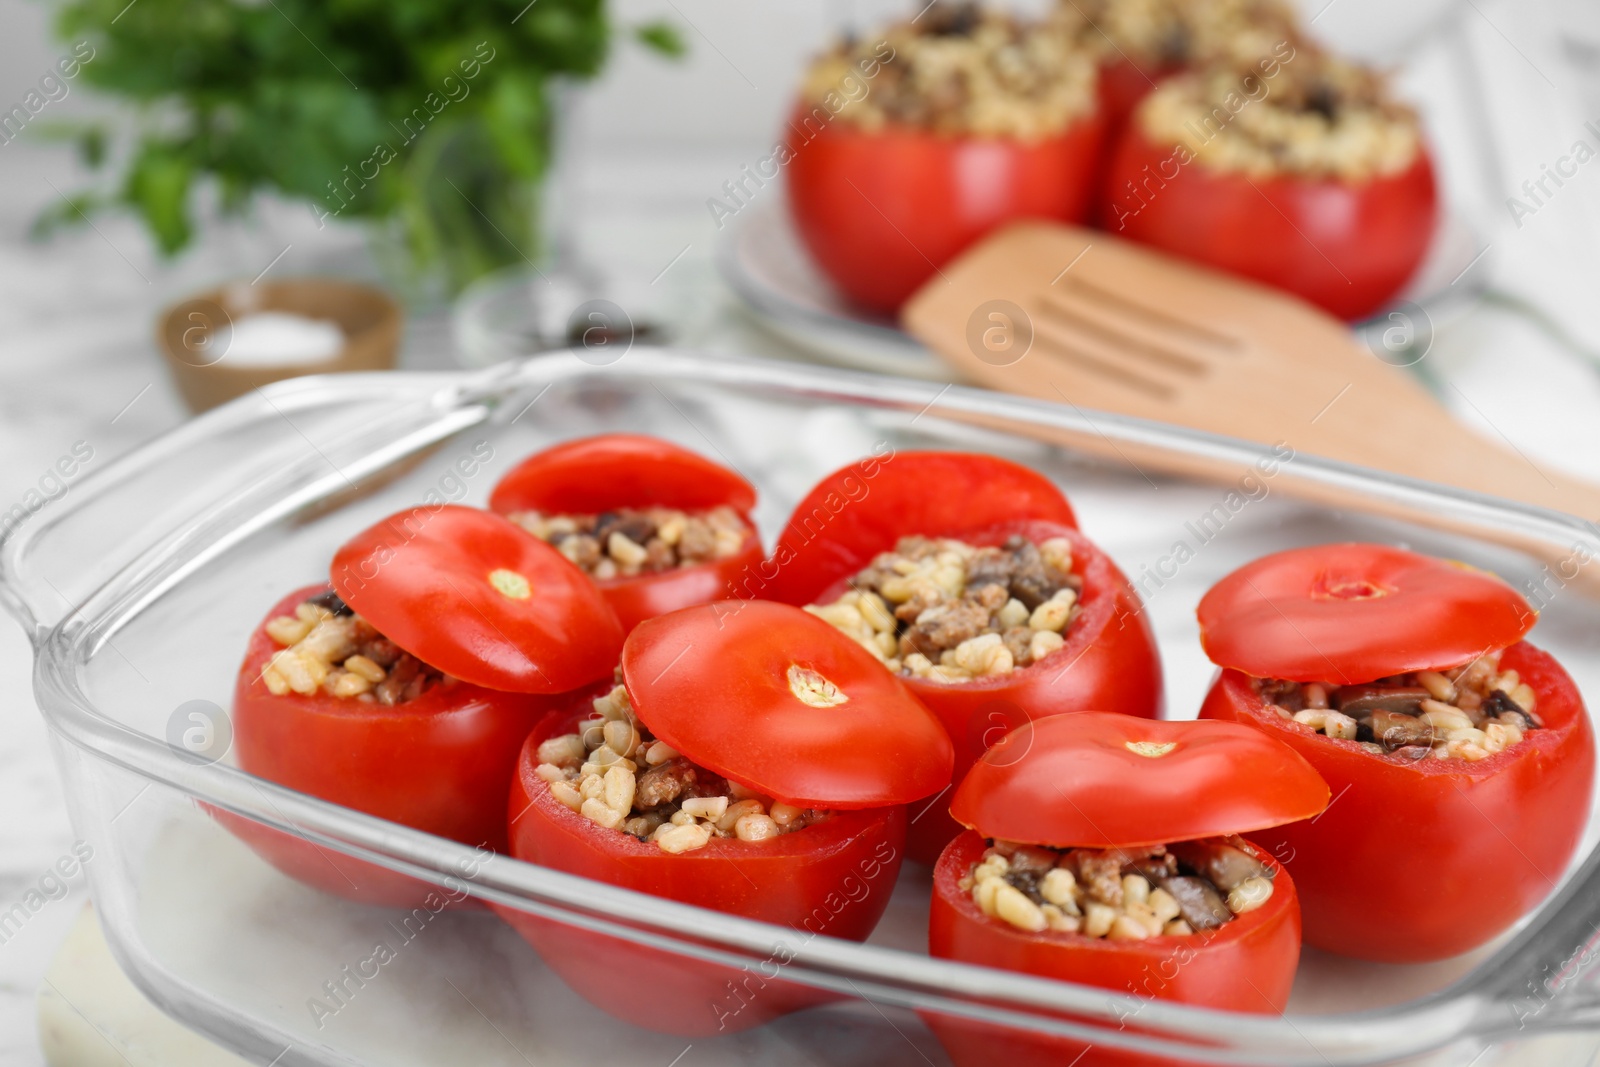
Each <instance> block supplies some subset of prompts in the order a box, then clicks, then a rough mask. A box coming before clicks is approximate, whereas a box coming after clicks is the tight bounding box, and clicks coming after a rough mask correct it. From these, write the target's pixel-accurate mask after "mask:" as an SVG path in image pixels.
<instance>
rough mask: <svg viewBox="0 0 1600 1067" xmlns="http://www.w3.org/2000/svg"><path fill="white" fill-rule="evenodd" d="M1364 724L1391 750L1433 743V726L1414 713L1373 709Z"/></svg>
mask: <svg viewBox="0 0 1600 1067" xmlns="http://www.w3.org/2000/svg"><path fill="white" fill-rule="evenodd" d="M1366 725H1367V727H1368V728H1369V729H1371V730H1372V736H1373V737H1374V738H1375V739H1377V740H1378V741H1379V742H1380V743H1381V744H1382V745H1383V747H1384V748H1386V749H1388V750H1390V751H1391V752H1393V751H1394V750H1395V749H1399V748H1407V747H1409V746H1411V745H1432V744H1433V727H1432V726H1430V725H1429V724H1428V723H1426V722H1424V721H1422V720H1421V719H1419V718H1417V717H1416V716H1415V715H1407V714H1405V713H1404V712H1398V711H1383V710H1380V711H1374V712H1373V713H1372V715H1371V716H1370V717H1369V718H1368V719H1367V721H1366Z"/></svg>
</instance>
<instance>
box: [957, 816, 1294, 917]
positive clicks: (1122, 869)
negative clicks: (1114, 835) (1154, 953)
mask: <svg viewBox="0 0 1600 1067" xmlns="http://www.w3.org/2000/svg"><path fill="white" fill-rule="evenodd" d="M1274 873H1275V872H1274V871H1273V870H1272V868H1270V867H1268V866H1267V865H1266V864H1264V863H1262V862H1261V861H1259V860H1257V859H1256V858H1255V856H1253V855H1252V854H1251V852H1250V850H1249V848H1248V847H1247V846H1246V845H1245V843H1244V842H1243V841H1242V840H1240V839H1239V838H1237V837H1212V838H1205V839H1202V840H1199V841H1182V842H1179V843H1177V844H1172V845H1154V846H1151V847H1149V848H1137V849H1107V850H1104V851H1101V850H1097V849H1090V848H1070V849H1053V848H1044V847H1042V846H1038V845H1019V844H1016V843H1015V842H1011V841H991V842H990V843H989V848H987V849H985V850H984V853H983V858H982V859H981V860H979V861H978V862H977V863H975V864H973V865H972V870H971V871H970V872H969V873H968V874H967V875H966V876H965V877H964V878H962V879H961V881H960V882H959V883H957V884H958V885H959V886H960V888H961V889H962V891H964V892H969V893H971V894H972V900H973V903H975V904H977V905H978V907H979V908H981V909H982V910H983V913H984V914H985V915H988V916H991V917H993V918H996V919H999V920H1001V921H1002V922H1006V923H1010V924H1011V925H1012V926H1015V927H1016V928H1017V929H1019V930H1027V931H1029V932H1031V933H1040V932H1042V931H1045V930H1050V931H1054V932H1057V933H1069V934H1084V935H1086V936H1088V937H1104V938H1110V939H1111V940H1114V941H1143V940H1144V939H1145V938H1147V937H1184V936H1186V935H1189V934H1193V933H1195V932H1197V931H1202V930H1214V929H1216V928H1217V927H1219V926H1222V925H1223V924H1224V923H1227V922H1231V921H1232V920H1233V918H1234V916H1236V915H1240V914H1243V913H1244V912H1247V911H1253V910H1254V909H1256V908H1259V907H1261V905H1263V904H1265V903H1266V902H1267V901H1268V900H1270V899H1272V879H1273V875H1274Z"/></svg>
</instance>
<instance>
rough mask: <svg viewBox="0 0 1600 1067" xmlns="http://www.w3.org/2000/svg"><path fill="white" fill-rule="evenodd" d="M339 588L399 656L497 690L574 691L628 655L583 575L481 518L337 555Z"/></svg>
mask: <svg viewBox="0 0 1600 1067" xmlns="http://www.w3.org/2000/svg"><path fill="white" fill-rule="evenodd" d="M332 578H333V587H334V590H335V591H336V592H338V594H339V596H340V598H341V599H343V600H344V602H345V603H346V604H349V605H350V607H352V608H354V609H355V611H356V612H357V613H358V614H360V615H361V616H363V617H364V618H366V619H367V621H368V622H370V623H372V625H373V626H375V627H377V628H378V631H379V632H380V633H382V634H383V635H384V636H385V637H387V638H388V639H389V640H391V641H393V642H394V643H395V644H396V645H399V646H400V647H401V648H403V649H405V650H406V651H407V652H409V653H411V654H412V655H413V656H416V657H417V658H418V659H420V660H422V661H423V662H424V663H427V664H429V665H430V666H432V667H436V668H438V669H439V670H441V671H444V672H445V673H446V674H451V675H454V676H455V677H457V678H460V679H462V680H464V681H468V682H472V683H474V684H476V685H481V686H484V687H486V688H489V689H501V690H507V691H510V692H518V693H559V692H564V691H566V690H568V689H574V688H576V687H578V686H580V685H582V684H584V683H585V682H592V681H594V680H595V679H596V678H600V677H603V676H604V675H606V674H608V673H610V672H611V670H612V669H613V668H614V667H615V666H616V662H617V653H618V651H619V650H620V649H621V647H622V625H621V624H620V623H619V622H617V617H616V615H615V613H613V612H612V610H611V608H610V607H609V606H608V605H607V604H606V602H605V600H604V598H603V597H602V596H601V594H600V590H599V588H598V587H596V586H595V584H594V583H593V582H591V581H590V580H589V579H588V578H586V577H584V574H583V572H582V571H580V570H578V568H577V567H574V566H573V565H572V564H571V563H570V562H568V561H567V559H566V557H564V556H562V555H561V553H559V552H557V551H556V550H555V549H553V548H551V547H550V546H549V545H547V544H545V543H544V542H542V541H540V540H538V539H537V538H535V537H534V536H532V535H531V534H528V533H525V532H524V531H522V530H521V529H519V528H518V527H517V526H516V525H514V524H513V523H511V522H510V521H509V520H507V519H503V518H501V517H500V516H498V515H494V514H491V513H490V512H487V511H480V510H478V509H477V508H466V507H458V506H456V505H453V504H446V505H443V506H441V507H437V508H434V507H418V508H412V509H410V510H408V511H402V512H400V513H399V514H397V515H391V516H390V517H389V518H387V519H384V520H383V521H382V522H380V523H378V524H377V525H375V526H372V527H369V528H368V529H366V530H363V531H362V532H361V533H359V534H357V535H356V536H355V537H352V538H351V539H350V540H349V541H347V542H346V543H345V544H344V546H343V547H342V548H340V549H339V551H338V552H337V553H335V554H334V557H333V568H332Z"/></svg>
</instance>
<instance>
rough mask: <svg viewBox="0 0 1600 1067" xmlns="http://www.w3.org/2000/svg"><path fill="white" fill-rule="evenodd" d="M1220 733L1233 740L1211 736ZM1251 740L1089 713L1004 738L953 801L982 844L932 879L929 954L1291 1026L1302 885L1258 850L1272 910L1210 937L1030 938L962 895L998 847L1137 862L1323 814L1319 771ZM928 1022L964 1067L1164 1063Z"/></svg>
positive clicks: (1234, 732)
mask: <svg viewBox="0 0 1600 1067" xmlns="http://www.w3.org/2000/svg"><path fill="white" fill-rule="evenodd" d="M1222 725H1227V726H1229V727H1231V728H1229V729H1224V730H1219V729H1216V727H1217V726H1222ZM1253 733H1254V731H1252V730H1250V729H1248V728H1244V727H1239V726H1237V725H1235V724H1220V723H1218V724H1208V723H1194V722H1151V721H1146V720H1143V719H1135V718H1130V717H1128V716H1125V715H1110V714H1104V713H1097V712H1080V713H1077V714H1073V715H1055V716H1051V717H1049V718H1043V719H1039V720H1037V721H1035V722H1033V723H1031V724H1029V725H1028V726H1025V727H1023V728H1021V729H1018V730H1015V731H1013V732H1012V733H1010V734H1008V735H1006V737H1005V738H1004V740H1002V741H1001V742H1000V743H999V744H997V745H995V746H994V747H993V748H991V749H990V750H989V751H988V752H987V753H985V754H984V756H983V758H982V759H980V760H979V761H978V763H977V765H976V766H975V767H974V768H973V769H972V771H971V773H969V774H968V775H967V777H966V779H965V780H964V781H963V782H962V783H961V785H960V787H959V788H958V789H957V790H956V795H955V801H954V803H953V804H952V805H951V810H952V812H953V813H954V814H955V816H956V818H958V819H959V820H960V821H961V822H962V823H964V824H966V825H968V826H970V827H972V829H971V830H969V831H968V832H966V833H964V834H962V835H961V836H960V837H958V838H956V839H955V841H953V842H952V843H951V844H950V846H949V847H948V848H946V849H945V851H944V853H943V855H941V856H940V858H939V863H938V865H937V866H936V867H935V868H934V895H933V908H932V911H931V912H930V914H929V920H928V951H929V952H930V953H931V954H932V955H934V956H937V957H941V958H945V959H956V960H961V961H963V962H966V963H979V964H984V965H986V966H990V967H999V968H1002V969H1006V970H1013V971H1021V972H1023V973H1026V974H1032V975H1037V976H1040V977H1044V978H1056V979H1060V980H1062V981H1067V982H1076V983H1078V984H1080V985H1091V986H1098V987H1100V988H1103V989H1109V990H1113V991H1115V992H1118V993H1123V994H1130V995H1134V996H1147V997H1153V998H1156V999H1160V1000H1172V1001H1180V1002H1183V1003H1186V1004H1195V1005H1199V1006H1203V1007H1210V1008H1219V1009H1223V1010H1228V1011H1250V1012H1263V1013H1274V1012H1281V1011H1283V1009H1284V1006H1285V1004H1286V1003H1287V1002H1288V999H1289V989H1290V986H1291V985H1292V984H1293V982H1294V972H1295V966H1296V964H1297V963H1298V961H1299V956H1300V917H1299V908H1298V906H1297V904H1296V896H1295V890H1294V883H1293V882H1291V881H1290V879H1289V877H1288V875H1287V874H1286V873H1284V872H1283V870H1282V869H1281V868H1280V867H1279V866H1278V865H1277V864H1276V863H1275V862H1273V860H1272V859H1271V858H1270V857H1269V856H1267V854H1266V853H1264V852H1260V851H1259V850H1257V853H1256V857H1257V859H1259V860H1261V861H1262V862H1263V863H1266V864H1267V865H1269V866H1270V867H1272V868H1273V870H1274V872H1275V876H1274V879H1273V894H1272V896H1271V898H1269V899H1268V901H1267V902H1266V903H1265V904H1264V905H1262V906H1261V907H1259V908H1257V909H1255V910H1254V911H1248V912H1245V913H1243V914H1241V915H1238V916H1236V917H1235V918H1234V919H1232V920H1231V921H1229V922H1227V923H1225V924H1223V925H1222V926H1220V927H1218V928H1216V929H1215V930H1211V931H1200V932H1197V933H1194V934H1189V935H1186V936H1183V937H1169V936H1160V937H1152V938H1148V939H1146V940H1144V941H1121V940H1109V939H1102V938H1094V937H1089V936H1087V935H1084V934H1077V933H1064V932H1054V931H1043V932H1040V933H1030V932H1027V931H1024V930H1020V929H1017V928H1016V927H1013V926H1011V925H1010V924H1009V923H1006V922H1005V921H1003V920H1001V919H997V918H991V917H989V916H987V915H985V914H984V913H983V911H982V910H981V909H980V908H979V907H978V905H977V904H976V903H975V902H974V901H973V899H972V895H971V892H970V891H964V890H962V888H961V886H960V884H959V881H960V879H961V878H962V877H963V876H964V875H966V874H967V873H968V872H969V871H970V870H971V868H972V865H973V864H974V863H976V862H977V861H978V860H979V858H980V857H981V856H982V855H983V851H984V848H985V845H986V841H987V839H990V838H1001V839H1004V840H1009V841H1017V842H1020V843H1024V844H1037V845H1049V846H1053V847H1058V848H1061V847H1088V848H1118V847H1134V846H1139V845H1149V844H1168V843H1172V842H1175V841H1184V840H1192V839H1194V838H1200V837H1211V836H1217V835H1221V834H1233V833H1239V832H1242V831H1247V830H1252V829H1255V828H1257V827H1264V826H1270V825H1273V824H1276V823H1279V822H1283V821H1286V820H1290V819H1299V818H1304V817H1305V816H1307V815H1314V814H1316V813H1317V812H1320V811H1322V810H1323V808H1324V807H1325V806H1326V804H1327V802H1328V788H1327V786H1326V785H1325V784H1324V783H1323V781H1322V780H1321V779H1320V778H1319V777H1317V774H1316V772H1315V771H1314V770H1312V769H1311V767H1310V766H1309V765H1308V764H1307V763H1306V761H1305V760H1303V759H1301V758H1300V757H1299V756H1297V755H1296V754H1295V753H1294V751H1293V750H1292V749H1290V748H1289V747H1288V746H1286V745H1283V744H1279V743H1278V742H1276V741H1270V740H1269V739H1267V738H1263V737H1259V736H1252V734H1253ZM1264 742H1265V743H1264ZM927 1021H928V1023H929V1025H930V1026H931V1027H932V1028H933V1030H934V1033H936V1034H937V1035H938V1036H939V1039H940V1041H941V1042H942V1043H944V1045H945V1049H946V1051H948V1052H949V1053H950V1056H951V1058H952V1059H953V1060H954V1061H955V1063H956V1065H957V1067H969V1065H972V1067H976V1065H978V1064H985V1063H994V1062H1003V1063H1006V1064H1008V1065H1024V1067H1031V1065H1033V1064H1039V1065H1041V1067H1042V1065H1044V1064H1054V1063H1078V1062H1081V1063H1083V1064H1084V1065H1085V1067H1088V1065H1091V1064H1092V1065H1111V1064H1117V1065H1134V1064H1149V1063H1161V1062H1167V1061H1162V1060H1158V1059H1153V1058H1151V1057H1148V1056H1140V1055H1132V1054H1125V1053H1118V1052H1111V1051H1108V1050H1105V1049H1094V1050H1093V1051H1091V1050H1090V1048H1086V1047H1085V1045H1084V1043H1082V1042H1075V1041H1071V1040H1067V1039H1061V1038H1045V1037H1039V1036H1036V1035H1028V1034H1024V1033H1021V1032H1019V1031H1016V1030H1012V1029H1008V1028H1004V1027H996V1026H992V1025H988V1024H980V1023H974V1022H972V1021H970V1020H962V1019H955V1018H950V1017H947V1016H940V1015H929V1016H927ZM1079 1057H1082V1059H1081V1060H1080V1059H1079Z"/></svg>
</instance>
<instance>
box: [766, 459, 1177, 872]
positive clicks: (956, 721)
mask: <svg viewBox="0 0 1600 1067" xmlns="http://www.w3.org/2000/svg"><path fill="white" fill-rule="evenodd" d="M1077 525H1078V523H1077V518H1076V516H1075V515H1074V514H1073V511H1072V506H1071V505H1070V504H1068V503H1067V499H1066V497H1065V496H1063V495H1062V493H1061V490H1060V489H1058V488H1056V486H1055V484H1054V483H1053V482H1051V481H1050V480H1049V479H1047V478H1045V477H1044V476H1042V475H1040V474H1038V473H1037V472H1035V471H1031V470H1029V469H1028V468H1026V467H1023V466H1021V465H1019V464H1016V463H1012V462H1010V461H1009V460H1004V459H999V458H997V457H995V456H987V455H982V454H978V453H969V452H902V453H898V454H892V455H889V456H885V457H882V458H878V457H873V458H869V459H865V460H862V461H860V462H858V463H855V464H852V465H851V466H848V467H845V468H843V469H841V470H838V471H835V472H834V473H833V474H830V475H828V476H827V477H826V478H824V479H822V481H821V482H819V483H818V484H817V486H816V487H815V488H814V489H812V490H811V492H810V493H809V494H807V495H806V498H805V499H804V500H802V501H801V502H800V504H799V505H798V506H797V507H796V508H795V511H794V514H793V515H792V516H791V517H790V519H789V522H788V524H787V525H786V526H785V527H784V530H783V533H782V535H781V536H780V537H779V538H778V544H777V547H776V548H775V549H774V551H773V555H772V557H771V558H770V559H769V560H768V561H767V562H766V563H765V564H763V567H762V571H761V578H762V579H765V580H767V582H769V583H770V585H768V586H764V587H758V588H757V589H756V590H752V592H757V593H760V594H761V595H768V596H772V597H773V598H774V599H777V600H783V601H786V602H788V603H791V604H808V603H826V602H828V601H831V600H834V599H836V598H837V597H838V596H839V595H840V594H841V593H842V592H844V589H845V586H846V584H847V583H848V582H849V580H850V579H851V578H853V577H855V575H856V574H858V573H859V572H860V571H861V570H862V569H863V568H864V567H866V566H867V565H868V564H869V563H871V562H872V560H873V557H875V556H876V555H877V554H878V553H880V552H884V551H887V550H889V549H892V548H893V547H894V546H895V543H896V542H898V541H899V540H900V538H902V537H907V536H912V535H922V536H928V537H959V538H961V539H962V540H964V541H966V542H968V543H969V544H975V545H998V544H1000V543H1002V542H1003V541H1004V540H1005V539H1006V538H1007V537H1009V536H1011V535H1012V534H1021V535H1022V536H1024V537H1026V538H1028V539H1029V540H1031V541H1034V542H1035V543H1039V542H1041V541H1044V540H1047V539H1049V538H1051V537H1066V538H1068V539H1069V540H1070V541H1072V545H1073V558H1074V560H1075V561H1077V565H1078V570H1079V573H1080V574H1081V575H1082V577H1083V580H1084V587H1083V594H1082V598H1081V600H1080V603H1081V604H1082V612H1081V613H1080V615H1079V616H1078V618H1077V620H1076V621H1075V622H1074V623H1073V625H1072V629H1071V630H1070V631H1068V634H1067V644H1066V647H1064V648H1063V649H1062V650H1061V651H1059V652H1057V653H1055V654H1054V655H1052V656H1050V657H1049V658H1048V659H1046V660H1045V661H1043V662H1041V663H1039V664H1035V665H1034V666H1031V667H1027V668H1024V669H1022V670H1020V671H1014V672H1012V673H1011V674H1010V675H1006V676H1004V677H1000V678H989V679H978V680H975V681H971V682H965V683H962V684H959V685H944V684H941V683H937V682H927V681H922V680H920V679H915V678H908V679H904V681H905V683H906V685H907V686H908V687H909V688H910V689H911V691H912V692H913V693H915V694H916V695H917V697H918V698H919V699H921V700H922V702H923V703H924V704H926V705H927V706H928V707H929V709H931V710H932V711H933V713H934V714H935V715H937V716H938V717H939V721H940V722H942V723H943V724H944V728H945V730H946V732H948V733H949V734H950V739H951V741H952V742H954V744H955V750H956V758H955V773H954V777H953V779H952V781H955V782H959V781H960V780H961V779H962V777H963V776H964V775H965V774H966V773H967V769H968V768H969V767H971V766H972V764H973V762H974V761H975V760H976V759H977V758H978V756H979V755H981V754H982V753H983V750H984V749H985V748H987V747H988V746H989V744H990V743H991V742H993V741H994V740H995V739H997V738H999V737H1002V736H1004V735H1005V733H1006V732H1007V731H1009V730H1011V729H1013V728H1014V727H1016V726H1018V725H1020V724H1022V723H1023V722H1025V721H1027V720H1028V719H1030V718H1038V717H1041V716H1044V715H1053V714H1056V713H1058V712H1063V711H1079V710H1083V709H1085V708H1095V709H1099V710H1103V711H1118V712H1123V713H1125V714H1128V715H1142V716H1146V717H1154V716H1155V715H1157V714H1159V712H1160V710H1161V689H1162V682H1161V662H1160V658H1159V656H1158V654H1157V652H1156V643H1155V637H1154V635H1153V634H1152V633H1151V631H1150V623H1149V620H1148V619H1147V618H1146V617H1145V614H1144V609H1143V607H1142V606H1141V605H1140V603H1139V598H1138V594H1137V593H1135V592H1134V591H1133V589H1132V588H1131V587H1130V586H1129V585H1128V582H1127V579H1126V578H1124V577H1123V575H1122V572H1121V571H1119V570H1118V569H1117V567H1116V564H1114V563H1112V562H1111V559H1110V557H1109V556H1107V555H1106V554H1105V553H1104V552H1102V551H1101V550H1100V549H1099V548H1097V547H1096V546H1095V545H1094V544H1093V543H1092V542H1090V541H1089V540H1088V539H1087V538H1085V537H1083V535H1081V534H1079V533H1078V532H1077ZM946 807H947V804H945V803H941V802H940V798H935V799H934V801H933V802H931V803H929V804H927V805H919V806H917V807H916V808H915V809H914V811H913V812H912V820H911V831H910V837H909V840H908V843H907V852H908V853H909V855H910V856H911V858H912V859H914V860H917V861H919V862H922V863H929V864H931V863H933V862H934V860H936V859H938V857H939V852H940V850H941V849H943V848H944V846H945V845H947V844H949V843H950V841H951V839H952V838H954V837H955V836H956V834H958V833H960V832H961V827H960V826H958V825H957V824H956V823H955V821H954V820H952V819H951V818H950V817H949V815H948V814H946Z"/></svg>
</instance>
